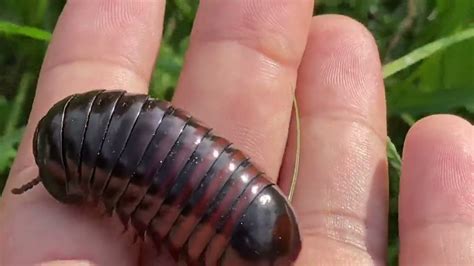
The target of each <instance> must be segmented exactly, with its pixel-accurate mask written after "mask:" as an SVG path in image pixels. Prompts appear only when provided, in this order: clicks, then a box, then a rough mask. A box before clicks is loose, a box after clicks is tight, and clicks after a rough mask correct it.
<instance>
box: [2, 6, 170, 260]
mask: <svg viewBox="0 0 474 266" xmlns="http://www.w3.org/2000/svg"><path fill="white" fill-rule="evenodd" d="M163 9H164V1H132V0H129V1H115V0H102V1H80V0H70V1H68V2H67V4H66V6H65V8H64V10H63V12H62V15H61V17H60V19H59V21H58V25H57V27H56V29H55V32H54V35H53V40H52V42H51V44H50V46H49V49H48V52H47V55H46V57H45V61H44V64H43V67H42V70H41V74H40V78H39V82H38V87H37V93H36V97H35V101H34V104H33V108H32V112H31V116H30V119H29V124H28V126H27V129H26V133H25V137H24V139H23V142H22V145H21V147H20V149H19V153H18V157H17V160H16V161H15V164H14V166H13V168H12V171H11V175H10V178H9V180H8V184H7V186H6V191H10V189H11V188H12V187H17V186H19V185H20V184H22V183H25V182H27V181H29V180H31V179H32V178H34V177H35V176H36V175H37V169H36V167H35V165H34V160H33V156H32V151H31V143H32V135H33V132H34V128H35V126H36V124H37V121H38V120H39V119H40V117H42V116H43V115H44V114H45V113H46V112H47V110H48V109H49V108H50V107H51V106H52V105H53V104H54V103H55V102H56V101H58V100H59V99H62V98H64V97H65V96H67V95H70V94H73V93H78V92H83V91H88V90H93V89H127V90H129V91H131V92H141V93H145V92H146V91H147V85H148V80H149V78H150V74H151V71H152V68H153V64H154V60H155V56H156V54H157V51H158V45H159V40H160V36H161V22H162V19H163V13H164V12H163ZM1 203H2V206H1V207H2V209H1V212H0V213H1V215H2V216H1V221H0V222H1V225H0V228H1V229H0V230H1V234H0V245H1V246H2V248H1V251H0V252H1V254H0V262H1V263H0V264H2V265H32V264H33V263H36V262H40V261H42V260H50V259H69V258H77V257H78V256H79V258H80V259H88V260H91V261H92V262H95V263H98V264H102V265H123V264H126V263H131V262H132V261H136V257H135V258H132V256H128V255H127V254H129V253H130V252H129V249H130V248H131V244H130V243H126V242H125V241H117V240H118V239H121V240H123V237H121V236H120V230H119V229H118V228H111V226H108V227H104V224H101V223H102V219H99V217H96V218H94V217H92V218H91V217H90V216H89V215H86V214H84V213H78V211H77V210H72V209H71V207H70V206H65V207H64V208H63V207H62V206H60V205H59V204H57V203H56V202H54V201H53V200H52V198H51V197H50V196H49V195H48V194H47V193H46V191H45V190H44V189H43V187H41V186H38V188H35V189H34V190H32V191H31V192H28V193H26V194H24V195H22V196H21V197H14V198H13V197H12V196H11V194H10V193H4V196H3V198H2V202H1ZM107 223H108V221H107ZM108 224H109V223H108ZM111 251H113V256H112V255H110V254H108V255H105V254H107V253H112V252H111Z"/></svg>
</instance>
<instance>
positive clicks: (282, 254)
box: [14, 90, 301, 265]
mask: <svg viewBox="0 0 474 266" xmlns="http://www.w3.org/2000/svg"><path fill="white" fill-rule="evenodd" d="M33 150H34V156H35V160H36V164H37V165H38V169H39V177H38V178H37V179H35V180H33V181H32V182H30V183H29V184H26V185H25V186H23V187H22V188H19V189H15V190H14V193H17V194H19V193H23V192H24V191H26V190H28V189H30V188H31V187H32V186H34V185H36V184H37V183H39V182H42V183H43V185H44V186H45V188H46V189H47V191H48V192H49V193H50V194H51V195H52V196H53V197H54V198H56V199H57V200H59V201H61V202H63V203H68V204H81V203H84V202H86V201H94V202H101V203H102V204H103V206H104V207H105V209H106V210H107V212H108V213H109V214H112V213H116V214H117V215H118V217H119V218H120V220H121V221H122V223H123V224H124V226H126V227H128V226H129V225H131V227H133V228H134V230H136V232H137V234H138V235H139V236H141V237H144V236H145V235H146V236H147V238H149V239H151V240H152V241H153V242H154V243H155V244H156V245H157V246H160V247H161V246H165V247H167V248H169V250H170V251H171V254H173V256H174V257H175V259H176V260H177V261H181V262H187V263H188V264H189V265H195V264H197V265H291V264H292V263H293V262H294V261H295V260H296V258H297V256H298V254H299V252H300V249H301V240H300V233H299V229H298V224H297V220H296V217H295V214H294V212H293V209H292V207H291V206H290V203H289V202H288V201H287V199H286V198H285V196H284V195H283V194H282V193H281V192H280V190H279V189H278V188H277V187H276V185H274V184H272V183H271V182H270V181H269V180H268V179H267V177H266V176H265V174H264V173H263V172H261V171H259V170H258V169H257V168H256V166H255V165H254V164H253V163H252V162H251V161H250V159H249V158H248V157H246V156H245V155H244V154H243V153H242V152H241V151H240V150H238V149H236V148H234V147H233V146H232V145H231V143H230V142H229V141H227V140H226V139H224V138H222V137H219V136H216V135H214V134H213V133H212V132H211V130H210V129H209V128H208V127H206V126H204V125H203V124H202V123H201V122H199V121H197V120H196V119H194V118H193V117H191V116H190V115H189V114H188V113H187V112H185V111H183V110H181V109H179V108H175V107H173V106H171V104H170V103H168V102H166V101H162V100H157V99H152V98H150V97H148V96H147V95H141V94H130V93H127V92H126V91H100V90H97V91H89V92H86V93H82V94H75V95H71V96H69V97H66V98H65V99H63V100H61V101H59V102H58V103H56V104H55V105H54V106H53V107H52V108H51V109H50V110H49V112H48V113H47V114H46V115H45V116H44V117H43V118H42V119H41V121H40V122H39V123H38V126H37V129H36V132H35V135H34V141H33Z"/></svg>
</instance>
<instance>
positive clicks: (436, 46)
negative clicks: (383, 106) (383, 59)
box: [383, 28, 474, 78]
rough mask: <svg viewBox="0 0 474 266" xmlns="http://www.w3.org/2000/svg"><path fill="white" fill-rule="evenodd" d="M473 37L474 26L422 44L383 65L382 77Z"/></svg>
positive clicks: (386, 76)
mask: <svg viewBox="0 0 474 266" xmlns="http://www.w3.org/2000/svg"><path fill="white" fill-rule="evenodd" d="M473 37H474V28H469V29H466V30H464V31H461V32H458V33H455V34H453V35H451V36H448V37H445V38H441V39H438V40H436V41H434V42H432V43H429V44H427V45H424V46H422V47H420V48H418V49H416V50H414V51H412V52H411V53H409V54H407V55H405V56H402V57H401V58H399V59H397V60H395V61H392V62H390V63H388V64H386V65H385V66H384V67H383V77H384V78H388V77H390V76H392V75H393V74H395V73H397V72H399V71H401V70H403V69H405V68H407V67H409V66H411V65H413V64H415V63H417V62H419V61H421V60H423V59H425V58H427V57H429V56H430V55H432V54H434V53H436V52H438V51H440V50H443V49H446V48H448V47H449V46H451V45H453V44H456V43H458V42H461V41H464V40H467V39H470V38H473Z"/></svg>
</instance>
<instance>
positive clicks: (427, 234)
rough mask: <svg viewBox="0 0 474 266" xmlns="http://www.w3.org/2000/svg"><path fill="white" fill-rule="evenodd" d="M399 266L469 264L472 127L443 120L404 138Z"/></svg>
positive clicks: (473, 249)
mask: <svg viewBox="0 0 474 266" xmlns="http://www.w3.org/2000/svg"><path fill="white" fill-rule="evenodd" d="M399 204H400V209H399V210H400V213H399V215H400V218H399V222H400V228H399V229H400V262H401V265H473V264H474V127H472V125H471V124H469V123H468V122H467V121H465V120H463V119H461V118H457V117H454V116H448V115H437V116H432V117H428V118H425V119H422V120H421V121H419V122H418V123H417V124H415V125H414V126H413V128H412V129H411V130H410V132H409V133H408V136H407V139H406V142H405V146H404V156H403V167H402V177H401V183H400V203H399Z"/></svg>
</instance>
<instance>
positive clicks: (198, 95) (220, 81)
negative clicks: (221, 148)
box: [173, 0, 313, 181]
mask: <svg viewBox="0 0 474 266" xmlns="http://www.w3.org/2000/svg"><path fill="white" fill-rule="evenodd" d="M312 10H313V1H311V0H298V1H284V0H271V1H254V0H243V1H219V0H209V1H202V2H201V5H200V7H199V10H198V14H197V18H196V22H195V27H194V30H193V33H192V36H191V42H190V47H189V50H188V53H187V55H186V63H185V65H184V69H183V73H182V76H181V79H180V82H179V86H178V89H177V91H176V94H175V96H174V99H173V101H174V102H175V104H176V105H179V106H183V107H185V109H187V110H189V111H191V113H193V114H194V115H195V116H196V117H197V118H199V119H200V120H203V121H205V122H206V124H208V125H209V126H210V127H212V128H214V129H215V131H216V132H217V133H216V134H220V135H222V136H224V137H226V138H228V139H229V140H230V141H231V142H233V143H234V144H235V146H236V147H238V148H239V149H241V150H243V151H244V152H245V153H246V154H248V155H249V156H250V157H251V158H252V160H253V161H254V162H255V163H256V164H257V165H259V166H260V167H261V168H262V169H263V170H264V171H265V172H267V174H268V175H269V176H270V177H273V178H274V179H275V181H276V178H277V174H278V169H279V166H280V163H281V158H282V155H283V152H284V145H285V141H286V136H287V131H288V123H289V118H290V110H291V101H292V98H293V97H292V95H293V92H292V87H294V83H295V80H296V71H297V68H298V65H299V62H300V59H301V56H302V54H303V51H304V46H305V43H306V38H307V33H308V30H309V24H310V20H311V14H312Z"/></svg>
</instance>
